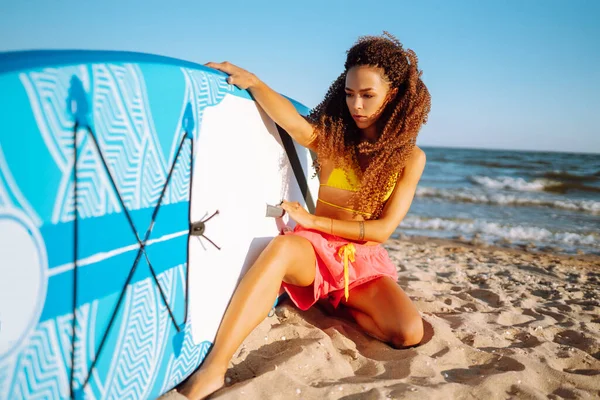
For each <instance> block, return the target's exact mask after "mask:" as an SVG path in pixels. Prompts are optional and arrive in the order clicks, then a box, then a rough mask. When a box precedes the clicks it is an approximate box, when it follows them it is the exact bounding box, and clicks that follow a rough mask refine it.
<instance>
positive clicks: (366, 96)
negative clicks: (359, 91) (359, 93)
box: [364, 94, 373, 99]
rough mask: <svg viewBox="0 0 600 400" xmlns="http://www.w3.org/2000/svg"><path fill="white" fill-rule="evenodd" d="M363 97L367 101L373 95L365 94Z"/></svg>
mask: <svg viewBox="0 0 600 400" xmlns="http://www.w3.org/2000/svg"><path fill="white" fill-rule="evenodd" d="M364 97H365V98H367V99H370V98H371V97H373V95H372V94H365V95H364Z"/></svg>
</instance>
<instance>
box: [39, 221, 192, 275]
mask: <svg viewBox="0 0 600 400" xmlns="http://www.w3.org/2000/svg"><path fill="white" fill-rule="evenodd" d="M188 233H189V231H187V230H185V231H181V232H175V233H170V234H168V235H164V236H162V237H159V238H158V239H152V240H148V242H147V243H146V246H150V245H153V244H154V243H160V242H166V241H167V240H171V239H175V238H178V237H180V236H183V235H187V234H188ZM139 248H140V245H139V243H136V244H132V245H129V246H125V247H121V248H118V249H114V250H111V251H106V252H102V253H96V254H94V255H91V256H89V257H86V258H82V259H80V260H77V266H78V267H85V266H86V265H91V264H95V263H98V262H100V261H104V260H106V259H109V258H111V257H115V256H118V255H120V254H123V253H127V252H129V251H132V250H137V249H139ZM72 269H73V263H72V262H70V263H66V264H63V265H59V266H58V267H54V268H50V270H49V272H48V275H49V276H54V275H58V274H62V273H63V272H67V271H70V270H72Z"/></svg>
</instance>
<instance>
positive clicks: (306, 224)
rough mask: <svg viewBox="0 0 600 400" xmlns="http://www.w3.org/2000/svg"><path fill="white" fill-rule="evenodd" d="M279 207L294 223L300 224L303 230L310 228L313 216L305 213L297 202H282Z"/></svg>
mask: <svg viewBox="0 0 600 400" xmlns="http://www.w3.org/2000/svg"><path fill="white" fill-rule="evenodd" d="M280 207H281V208H283V209H284V210H285V212H287V213H288V214H289V215H290V218H291V219H293V220H294V221H296V223H297V224H300V226H302V227H303V228H310V227H311V226H312V223H313V221H314V217H315V216H314V215H312V214H311V213H309V212H308V211H306V210H305V209H304V207H302V206H301V205H300V203H298V202H297V201H294V202H291V201H285V200H284V201H283V202H282V203H281V206H280Z"/></svg>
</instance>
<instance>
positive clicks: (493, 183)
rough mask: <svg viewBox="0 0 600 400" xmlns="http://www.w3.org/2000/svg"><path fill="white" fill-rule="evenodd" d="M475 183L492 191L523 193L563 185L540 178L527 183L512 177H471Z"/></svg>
mask: <svg viewBox="0 0 600 400" xmlns="http://www.w3.org/2000/svg"><path fill="white" fill-rule="evenodd" d="M469 179H470V180H471V181H472V182H473V183H476V184H478V185H481V186H484V187H487V188H490V189H509V190H518V191H523V192H542V191H544V190H546V189H548V188H552V187H557V186H561V185H562V183H561V182H558V181H553V180H550V179H544V178H539V179H535V180H533V181H531V182H530V181H526V180H525V179H523V178H513V177H510V176H501V177H497V178H490V177H489V176H477V175H476V176H471V177H470V178H469Z"/></svg>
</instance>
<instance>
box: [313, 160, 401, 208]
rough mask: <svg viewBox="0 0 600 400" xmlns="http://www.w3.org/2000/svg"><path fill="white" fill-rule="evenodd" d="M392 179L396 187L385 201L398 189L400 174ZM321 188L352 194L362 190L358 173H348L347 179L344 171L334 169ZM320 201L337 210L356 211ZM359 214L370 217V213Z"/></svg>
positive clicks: (389, 191) (391, 189) (351, 171)
mask: <svg viewBox="0 0 600 400" xmlns="http://www.w3.org/2000/svg"><path fill="white" fill-rule="evenodd" d="M392 179H393V180H394V185H393V186H392V187H391V188H390V190H388V192H387V193H386V194H385V197H384V198H383V201H387V199H389V198H390V196H391V195H392V192H393V191H394V188H395V187H396V181H397V179H398V174H397V173H396V174H395V175H394V176H393V177H392ZM321 186H328V187H332V188H337V189H343V190H349V191H351V192H358V191H359V190H360V181H359V180H358V177H357V176H356V173H355V172H354V171H353V170H350V171H348V176H347V177H346V174H345V173H344V170H343V169H341V168H334V169H333V171H331V174H329V178H327V183H321ZM318 201H320V202H321V203H325V204H327V205H330V206H333V207H337V208H340V209H343V210H346V211H355V210H353V209H351V208H346V207H342V206H338V205H337V204H333V203H329V202H327V201H324V200H321V199H318ZM359 213H361V214H366V215H370V214H369V213H365V212H360V211H359Z"/></svg>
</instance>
